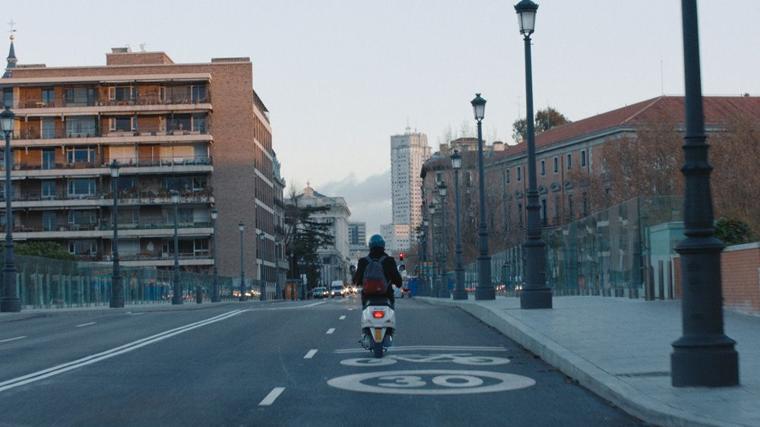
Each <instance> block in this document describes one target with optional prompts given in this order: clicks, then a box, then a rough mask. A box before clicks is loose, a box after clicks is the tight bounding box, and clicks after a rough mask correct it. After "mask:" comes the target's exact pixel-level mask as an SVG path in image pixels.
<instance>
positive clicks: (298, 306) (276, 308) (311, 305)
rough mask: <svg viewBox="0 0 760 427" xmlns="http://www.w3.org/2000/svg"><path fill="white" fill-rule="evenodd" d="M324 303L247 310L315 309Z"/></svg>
mask: <svg viewBox="0 0 760 427" xmlns="http://www.w3.org/2000/svg"><path fill="white" fill-rule="evenodd" d="M326 302H327V301H319V302H314V303H311V304H306V305H293V306H288V307H265V308H254V309H249V310H251V311H254V312H255V311H275V310H298V309H301V308H310V307H316V306H318V305H322V304H324V303H326Z"/></svg>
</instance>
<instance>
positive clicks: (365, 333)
mask: <svg viewBox="0 0 760 427" xmlns="http://www.w3.org/2000/svg"><path fill="white" fill-rule="evenodd" d="M395 329H396V314H395V312H394V311H393V307H391V306H390V303H389V301H388V299H387V298H379V299H370V300H369V301H367V306H366V307H365V308H364V311H363V312H362V339H361V344H362V347H364V348H365V349H366V350H369V351H371V352H372V353H373V354H374V355H375V357H377V358H380V357H383V354H384V353H385V352H386V351H387V350H388V347H390V346H392V345H393V332H394V330H395Z"/></svg>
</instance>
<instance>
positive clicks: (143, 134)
mask: <svg viewBox="0 0 760 427" xmlns="http://www.w3.org/2000/svg"><path fill="white" fill-rule="evenodd" d="M210 141H213V137H212V136H211V135H210V134H209V132H208V128H206V127H205V126H204V127H201V128H196V129H189V130H188V129H180V128H175V129H172V128H168V129H167V127H158V126H140V127H138V128H136V129H135V130H121V131H116V130H102V131H101V130H95V131H91V132H71V131H66V130H63V129H56V130H51V131H45V132H43V131H41V130H40V127H39V126H27V127H23V126H22V128H21V129H20V130H19V131H16V132H14V133H13V140H12V144H13V145H14V146H40V147H42V146H50V147H56V146H60V145H98V144H103V145H108V144H116V143H120V144H124V143H136V144H137V143H159V142H210Z"/></svg>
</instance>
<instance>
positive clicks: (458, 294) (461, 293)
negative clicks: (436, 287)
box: [451, 150, 467, 300]
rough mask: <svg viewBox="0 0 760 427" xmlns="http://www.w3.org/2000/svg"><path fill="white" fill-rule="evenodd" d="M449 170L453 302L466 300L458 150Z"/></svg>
mask: <svg viewBox="0 0 760 427" xmlns="http://www.w3.org/2000/svg"><path fill="white" fill-rule="evenodd" d="M451 168H452V169H454V203H455V204H456V207H455V209H454V210H455V211H456V233H457V236H456V239H457V241H456V250H455V251H454V252H455V256H456V267H455V269H454V272H455V273H454V274H455V279H456V284H455V287H454V292H453V293H452V297H453V299H455V300H463V299H467V291H466V290H465V289H464V267H463V266H462V229H461V225H460V214H459V210H460V206H459V203H460V202H459V171H460V170H461V169H462V156H461V155H460V154H459V151H458V150H454V154H452V155H451Z"/></svg>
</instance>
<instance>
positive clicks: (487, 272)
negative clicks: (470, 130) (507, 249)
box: [470, 93, 496, 300]
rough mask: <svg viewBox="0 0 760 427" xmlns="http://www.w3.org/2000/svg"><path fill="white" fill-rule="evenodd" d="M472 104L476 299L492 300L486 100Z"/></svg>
mask: <svg viewBox="0 0 760 427" xmlns="http://www.w3.org/2000/svg"><path fill="white" fill-rule="evenodd" d="M470 103H471V104H472V109H473V112H474V113H475V120H476V121H477V122H478V181H479V182H478V189H479V193H480V194H479V196H480V204H479V206H480V224H479V225H478V237H479V238H480V255H478V288H477V289H476V291H475V299H478V300H490V299H495V298H496V291H495V289H494V287H493V284H492V283H491V257H490V256H488V229H487V228H486V179H485V166H484V165H483V123H482V122H483V117H484V116H485V112H486V100H485V99H483V98H482V97H481V96H480V94H479V93H476V94H475V99H473V100H472V102H470Z"/></svg>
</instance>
